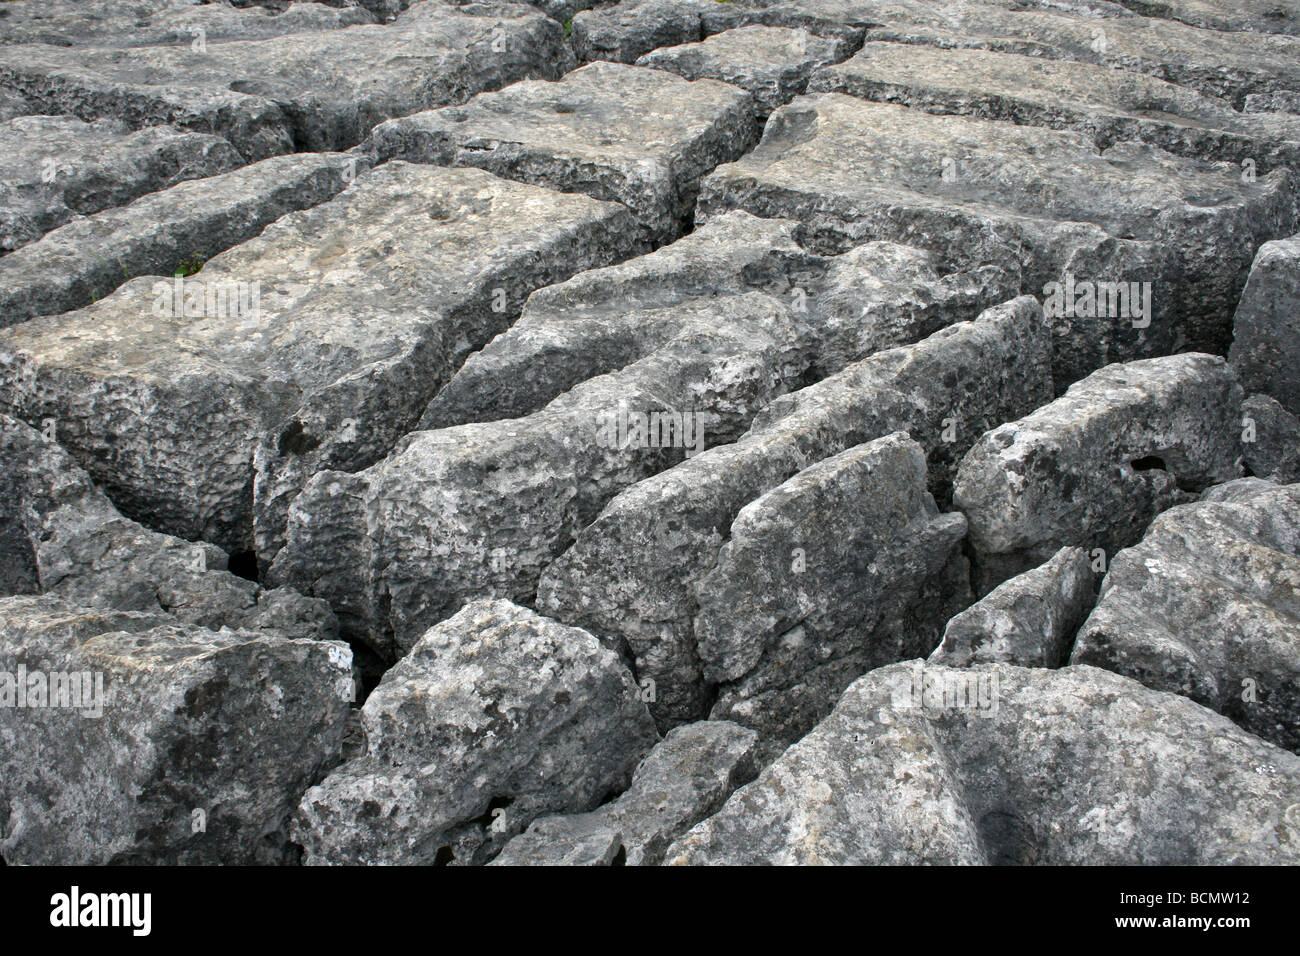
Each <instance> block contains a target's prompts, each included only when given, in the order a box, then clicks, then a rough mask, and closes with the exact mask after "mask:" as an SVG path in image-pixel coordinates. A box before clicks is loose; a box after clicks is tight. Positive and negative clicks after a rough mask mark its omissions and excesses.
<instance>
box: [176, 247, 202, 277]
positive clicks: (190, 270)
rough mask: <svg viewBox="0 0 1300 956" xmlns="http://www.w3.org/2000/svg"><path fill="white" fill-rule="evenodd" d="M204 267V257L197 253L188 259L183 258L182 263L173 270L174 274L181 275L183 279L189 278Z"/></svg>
mask: <svg viewBox="0 0 1300 956" xmlns="http://www.w3.org/2000/svg"><path fill="white" fill-rule="evenodd" d="M202 268H203V259H202V258H201V257H200V256H199V255H198V253H195V254H194V255H192V256H190V257H189V258H188V259H182V260H181V261H180V264H179V265H177V266H176V268H175V270H173V272H172V275H174V276H179V277H180V278H182V279H186V278H189V277H190V276H192V275H194V273H196V272H198V271H199V270H200V269H202Z"/></svg>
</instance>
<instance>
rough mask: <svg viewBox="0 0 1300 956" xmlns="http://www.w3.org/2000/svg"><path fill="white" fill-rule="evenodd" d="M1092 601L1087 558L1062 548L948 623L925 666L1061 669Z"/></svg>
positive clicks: (1091, 577)
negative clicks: (1005, 666)
mask: <svg viewBox="0 0 1300 956" xmlns="http://www.w3.org/2000/svg"><path fill="white" fill-rule="evenodd" d="M1095 600H1096V584H1095V582H1094V573H1093V570H1092V565H1091V564H1090V563H1089V560H1088V554H1087V552H1086V551H1084V550H1083V549H1082V548H1062V549H1061V550H1060V551H1058V552H1056V554H1055V555H1053V556H1052V559H1051V560H1050V561H1048V562H1046V563H1045V564H1042V565H1040V566H1039V567H1036V568H1034V569H1033V570H1032V571H1026V572H1025V573H1024V574H1020V575H1017V576H1016V577H1014V578H1011V579H1010V580H1007V581H1003V582H1002V583H1001V584H999V585H998V586H997V587H996V588H994V589H993V590H992V591H991V592H989V594H988V595H986V596H985V597H984V598H983V599H982V600H980V601H978V602H976V603H975V604H974V605H972V606H971V607H968V608H967V609H966V610H964V611H962V612H961V613H960V614H958V615H956V616H955V617H954V618H952V620H950V621H949V622H948V623H947V625H946V626H945V627H944V630H943V642H942V643H941V644H940V645H939V647H938V648H936V649H935V651H934V653H932V654H931V655H930V656H929V658H928V661H929V663H931V664H940V665H943V666H944V667H970V666H972V665H975V664H1017V665H1019V666H1021V667H1062V666H1064V664H1065V662H1066V660H1067V659H1068V658H1069V656H1070V649H1071V647H1073V645H1074V635H1075V632H1076V631H1078V630H1079V625H1081V624H1082V623H1083V619H1084V618H1085V617H1086V616H1087V614H1088V612H1089V611H1090V610H1092V605H1093V602H1094V601H1095Z"/></svg>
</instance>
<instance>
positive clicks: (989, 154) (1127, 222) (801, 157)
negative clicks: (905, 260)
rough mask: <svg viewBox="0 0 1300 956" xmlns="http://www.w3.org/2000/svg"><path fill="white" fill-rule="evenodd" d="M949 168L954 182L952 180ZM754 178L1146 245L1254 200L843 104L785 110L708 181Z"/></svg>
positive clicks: (1167, 159)
mask: <svg viewBox="0 0 1300 956" xmlns="http://www.w3.org/2000/svg"><path fill="white" fill-rule="evenodd" d="M945 166H947V168H950V169H952V170H954V171H955V175H952V176H951V178H950V179H946V178H945V175H944V170H945ZM751 178H752V179H756V180H759V181H760V182H762V183H764V184H765V185H768V186H771V187H775V188H783V189H789V190H791V191H794V192H798V193H808V192H814V193H822V194H827V195H831V196H835V197H837V198H842V199H846V200H849V201H851V200H852V197H854V196H855V195H861V196H864V197H870V198H871V199H873V200H874V199H878V198H879V197H880V195H881V192H882V190H885V189H888V188H889V187H894V189H897V188H898V187H902V188H904V189H908V190H912V191H914V192H916V193H919V194H922V195H924V196H925V197H926V198H927V199H929V200H947V201H950V202H961V203H970V204H974V205H977V206H988V207H995V208H996V207H1000V208H1002V209H1005V210H1009V211H1011V212H1014V213H1017V214H1021V215H1026V216H1035V217H1048V218H1053V219H1060V220H1070V221H1078V222H1090V223H1093V224H1095V225H1098V226H1101V227H1102V228H1104V229H1106V230H1107V231H1108V232H1110V233H1111V234H1113V235H1118V236H1122V237H1125V238H1138V239H1149V238H1159V237H1161V236H1162V234H1163V230H1162V228H1161V226H1162V221H1163V220H1162V214H1163V213H1165V212H1167V211H1169V210H1173V211H1175V212H1177V213H1182V214H1191V213H1192V212H1193V210H1196V211H1199V210H1201V209H1205V208H1212V207H1215V206H1219V205H1229V204H1242V203H1246V202H1248V201H1249V200H1250V199H1251V198H1252V197H1253V196H1255V195H1257V194H1258V193H1257V190H1258V186H1257V185H1254V184H1252V185H1248V184H1245V183H1242V182H1240V181H1239V179H1238V178H1237V177H1233V176H1231V175H1226V174H1225V173H1224V172H1223V171H1221V170H1216V169H1213V168H1210V167H1207V166H1203V165H1199V164H1197V163H1194V162H1192V161H1185V160H1179V159H1177V158H1175V157H1172V156H1169V155H1168V154H1164V153H1161V152H1159V151H1158V150H1143V149H1130V150H1126V151H1124V152H1123V153H1116V154H1115V155H1114V156H1113V157H1111V156H1107V155H1102V154H1099V153H1098V152H1097V151H1096V149H1095V148H1094V146H1093V144H1092V143H1091V141H1090V140H1089V139H1088V138H1087V137H1086V136H1083V135H1082V134H1078V133H1071V132H1062V131H1059V130H1052V129H1039V128H1036V127H1026V126H1015V125H1013V124H1010V123H1002V122H995V121H992V120H982V119H973V118H970V117H965V116H934V115H931V114H929V113H925V112H922V111H919V110H911V109H907V108H905V107H901V106H894V105H891V104H882V103H871V102H865V101H862V100H856V99H853V98H852V97H848V96H844V95H842V94H838V93H822V94H817V95H810V96H802V97H799V98H797V99H796V100H794V101H793V102H792V103H790V105H789V106H786V107H783V108H782V109H780V110H778V111H777V112H776V113H774V114H773V116H772V118H771V119H770V120H769V121H768V124H767V128H766V129H765V130H764V133H763V140H762V142H761V143H760V144H759V145H758V147H757V148H755V150H754V151H753V152H752V153H750V154H749V155H747V156H745V157H744V158H743V159H741V160H739V161H738V162H735V163H731V164H729V165H726V166H722V167H719V169H718V170H717V171H716V172H715V173H714V174H713V175H712V176H711V177H710V180H709V181H710V182H713V183H715V184H717V185H719V186H720V185H721V184H722V183H725V182H727V181H732V182H738V183H739V182H744V181H746V180H748V179H751ZM737 188H743V187H739V186H738V187H737Z"/></svg>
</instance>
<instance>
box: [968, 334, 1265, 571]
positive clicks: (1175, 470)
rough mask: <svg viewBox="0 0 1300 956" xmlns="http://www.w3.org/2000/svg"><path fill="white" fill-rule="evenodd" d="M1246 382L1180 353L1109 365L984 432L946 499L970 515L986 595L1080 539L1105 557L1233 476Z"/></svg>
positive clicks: (1221, 366)
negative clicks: (1015, 418) (1158, 518)
mask: <svg viewBox="0 0 1300 956" xmlns="http://www.w3.org/2000/svg"><path fill="white" fill-rule="evenodd" d="M1241 401H1242V393H1241V386H1240V385H1238V384H1237V382H1236V380H1235V378H1234V377H1233V374H1232V371H1231V369H1230V368H1229V367H1228V365H1227V363H1226V362H1225V361H1224V360H1223V359H1221V358H1219V357H1217V356H1211V355H1202V354H1199V353H1187V354H1183V355H1171V356H1168V357H1165V358H1155V359H1143V360H1141V361H1137V362H1130V363H1128V364H1126V365H1110V366H1107V367H1106V368H1104V369H1101V370H1100V371H1097V372H1093V373H1092V374H1091V375H1089V376H1088V377H1087V378H1086V379H1084V380H1082V381H1080V382H1076V383H1075V384H1074V385H1072V386H1070V388H1069V390H1068V391H1067V392H1066V393H1065V395H1063V396H1062V397H1061V398H1059V399H1057V400H1056V401H1054V402H1052V403H1051V404H1050V405H1046V406H1044V407H1043V408H1040V409H1039V410H1037V411H1035V412H1033V413H1031V414H1030V415H1027V416H1026V417H1024V418H1022V419H1020V420H1018V421H1014V422H1009V423H1007V424H1005V425H1001V426H999V427H998V428H995V429H993V430H992V431H990V432H989V433H988V434H986V435H984V437H982V438H981V439H980V440H979V441H978V442H976V444H975V446H974V447H973V448H972V449H971V450H970V451H969V452H968V453H967V455H966V457H965V458H964V459H962V462H961V467H960V468H959V469H958V471H957V479H956V482H955V483H954V485H953V501H954V504H955V505H956V507H957V508H959V509H960V510H961V511H962V512H964V513H965V515H966V517H967V519H969V521H970V530H969V535H970V543H971V548H972V550H973V553H974V560H975V566H976V581H977V589H978V591H979V592H980V593H981V594H983V593H986V592H987V591H988V590H989V589H991V588H992V587H994V586H996V585H997V584H999V583H1001V582H1002V581H1004V580H1006V579H1007V578H1008V577H1011V576H1012V575H1014V574H1019V573H1020V572H1021V571H1024V570H1026V569H1028V568H1030V567H1033V566H1035V565H1037V564H1039V563H1041V562H1043V561H1045V560H1047V559H1048V558H1050V557H1051V556H1052V555H1053V554H1055V553H1056V552H1057V551H1058V550H1059V549H1060V548H1062V547H1065V546H1067V545H1069V546H1077V547H1081V548H1083V549H1085V550H1086V551H1088V552H1089V553H1090V554H1092V553H1093V552H1094V551H1096V550H1100V551H1101V552H1102V556H1103V558H1105V559H1109V558H1110V557H1113V556H1114V555H1115V553H1116V552H1117V551H1119V550H1120V549H1121V548H1126V547H1128V546H1130V545H1133V544H1136V543H1137V541H1138V540H1139V539H1140V538H1141V537H1142V532H1143V531H1144V530H1145V529H1146V526H1147V524H1148V523H1149V522H1150V521H1151V519H1152V518H1154V517H1155V516H1156V515H1157V514H1159V513H1160V512H1161V511H1163V510H1165V509H1166V508H1169V507H1171V506H1172V505H1175V504H1182V503H1184V502H1186V501H1189V500H1191V499H1192V497H1194V494H1195V493H1198V492H1200V491H1202V490H1204V489H1205V488H1206V487H1208V486H1210V485H1212V484H1216V483H1218V482H1222V481H1228V480H1230V479H1232V478H1236V477H1238V476H1239V475H1240V468H1241V466H1240V458H1241Z"/></svg>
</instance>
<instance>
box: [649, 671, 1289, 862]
mask: <svg viewBox="0 0 1300 956" xmlns="http://www.w3.org/2000/svg"><path fill="white" fill-rule="evenodd" d="M945 697H946V699H945ZM945 705H946V706H945ZM954 705H958V706H954ZM1116 753H1122V754H1124V759H1123V760H1117V759H1115V754H1116ZM1297 787H1300V758H1297V757H1296V756H1295V755H1294V754H1290V753H1287V752H1286V751H1285V750H1282V749H1280V748H1278V747H1275V746H1273V745H1272V744H1268V743H1265V742H1264V741H1261V740H1260V739H1258V738H1257V737H1254V736H1252V735H1250V734H1247V733H1245V732H1244V731H1242V730H1241V729H1240V728H1238V727H1236V726H1234V725H1233V724H1232V723H1231V722H1230V721H1228V720H1226V719H1224V718H1223V717H1220V716H1218V715H1217V714H1214V713H1212V712H1211V711H1208V710H1206V709H1205V708H1203V707H1201V706H1199V705H1198V704H1194V703H1192V702H1191V701H1189V700H1187V699H1185V698H1182V697H1178V696H1175V695H1173V694H1164V693H1159V692H1157V691H1152V690H1148V689H1147V688H1144V687H1143V686H1142V685H1141V684H1139V683H1137V682H1136V681H1133V680H1129V679H1127V678H1123V677H1120V676H1118V675H1116V674H1112V673H1109V672H1107V671H1103V670H1098V669H1096V668H1092V667H1069V668H1066V669H1064V670H1045V669H1041V668H1018V667H1011V666H1008V665H994V666H993V667H990V668H978V669H973V670H972V669H966V668H942V667H929V666H926V665H924V664H923V663H921V662H919V661H911V662H907V663H902V664H896V665H893V666H890V667H886V668H881V669H879V670H876V671H873V672H872V673H870V674H867V675H865V676H864V677H862V678H860V679H859V680H858V681H856V682H855V683H854V684H853V685H852V686H851V687H850V688H849V689H848V690H847V691H846V692H845V694H844V697H843V698H842V699H841V700H840V702H839V704H838V705H837V707H836V709H835V711H834V712H833V713H832V714H831V716H829V717H828V718H827V719H826V720H824V721H822V723H821V724H820V725H818V727H817V729H816V730H814V731H813V732H812V733H810V734H809V735H808V736H807V737H805V738H804V739H803V740H801V741H799V742H798V743H797V744H795V745H794V746H792V747H791V748H790V749H789V750H787V751H786V752H785V753H784V754H783V755H782V756H781V757H780V759H778V760H777V761H776V762H775V763H774V764H772V765H771V766H770V767H768V768H767V769H766V770H764V771H763V772H762V773H761V774H760V775H759V777H758V779H757V780H755V781H754V782H753V783H751V784H750V785H749V786H747V787H743V788H742V789H740V790H738V791H737V792H736V793H735V794H734V795H733V796H732V798H731V799H730V800H729V801H727V804H726V805H725V806H724V807H723V808H722V810H721V811H719V812H718V813H716V814H714V815H713V816H711V817H709V818H708V819H707V820H705V821H704V822H703V823H700V824H698V825H697V826H696V827H695V828H694V829H692V830H691V831H690V832H689V833H687V834H686V835H685V836H684V837H682V838H681V839H680V840H678V841H677V842H676V843H674V844H673V845H672V846H671V847H670V848H669V850H668V855H667V859H666V862H668V863H669V864H678V865H680V864H732V865H736V864H787V865H788V864H807V863H821V864H828V863H831V864H917V863H936V864H953V863H965V864H971V863H1003V864H1006V863H1038V864H1084V863H1086V864H1093V865H1096V864H1109V865H1122V864H1140V865H1151V864H1159V865H1206V864H1224V863H1272V864H1282V863H1292V864H1294V863H1295V862H1296V861H1297V859H1300V838H1298V837H1297V833H1296V822H1295V815H1294V811H1292V812H1288V808H1289V807H1291V806H1292V805H1293V804H1294V801H1295V794H1296V791H1297Z"/></svg>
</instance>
